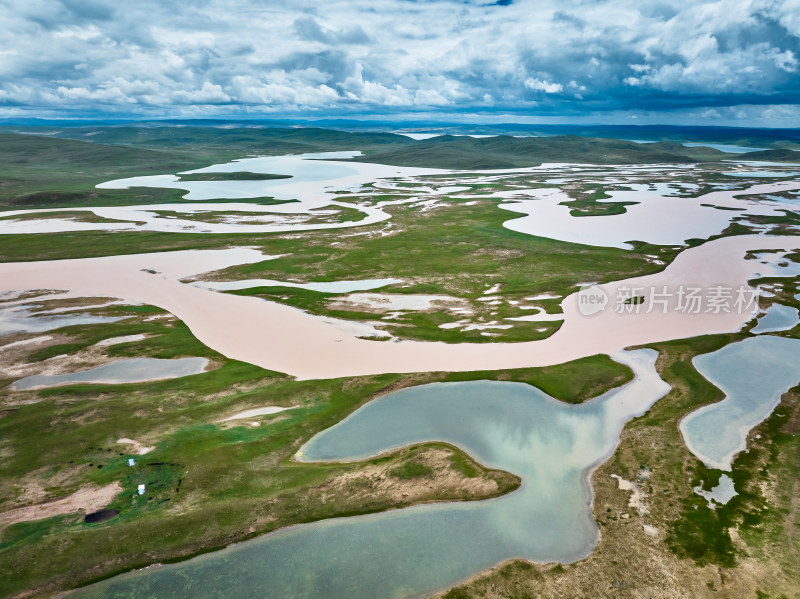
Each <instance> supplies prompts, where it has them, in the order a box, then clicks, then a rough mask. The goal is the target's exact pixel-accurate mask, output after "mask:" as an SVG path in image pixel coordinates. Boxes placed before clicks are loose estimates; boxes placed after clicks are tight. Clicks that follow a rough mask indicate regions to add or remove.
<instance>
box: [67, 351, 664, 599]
mask: <svg viewBox="0 0 800 599" xmlns="http://www.w3.org/2000/svg"><path fill="white" fill-rule="evenodd" d="M656 356H657V354H656V352H654V351H652V350H637V351H633V352H620V353H619V354H616V355H614V358H615V359H617V360H619V361H621V362H623V363H626V364H628V365H629V366H631V368H632V369H633V370H634V372H635V373H636V375H637V376H636V378H635V379H634V381H632V382H631V383H629V384H627V385H625V386H624V387H621V388H620V389H617V390H614V391H612V392H609V393H607V394H605V395H603V396H601V397H599V398H596V399H594V400H591V401H589V402H586V403H584V404H582V405H568V404H564V403H561V402H558V401H556V400H554V399H552V398H551V397H549V396H547V395H546V394H545V393H543V392H541V391H539V390H538V389H536V388H534V387H531V386H528V385H525V384H521V383H510V382H497V381H477V382H466V383H437V384H431V385H424V386H420V387H414V388H410V389H404V390H402V391H398V392H396V393H393V394H391V395H387V396H385V397H382V398H379V399H377V400H374V401H372V402H370V403H368V404H366V405H365V406H363V407H362V408H360V409H359V410H357V411H356V412H354V413H353V414H351V415H350V416H349V417H348V418H346V419H344V420H343V421H342V422H340V423H339V424H337V425H335V426H333V427H332V428H330V429H328V430H326V431H323V432H322V433H320V434H318V435H317V436H315V437H314V438H313V439H312V440H311V441H310V442H309V443H307V444H306V445H305V446H304V447H303V448H302V449H301V452H300V454H301V457H302V459H304V460H309V461H313V460H324V461H331V460H354V459H361V458H365V457H369V456H374V455H378V454H381V453H384V452H386V451H388V450H390V449H393V448H396V447H401V446H405V445H409V444H413V443H419V442H424V441H432V440H438V441H447V442H450V443H452V444H454V445H457V446H459V447H461V448H462V449H464V450H465V451H467V452H468V453H469V454H470V455H472V456H473V457H475V458H476V459H477V460H478V461H480V462H482V463H484V464H486V465H489V466H492V467H496V468H502V469H505V470H508V471H510V472H513V473H515V474H517V475H519V476H520V477H521V478H522V480H523V483H522V486H521V488H520V489H518V490H517V491H515V492H513V493H510V494H508V495H506V496H503V497H500V498H497V499H492V500H487V501H477V502H467V503H441V504H429V505H423V506H418V507H413V508H408V509H403V510H396V511H391V512H384V513H381V514H371V515H366V516H356V517H352V518H337V519H332V520H325V521H322V522H317V523H312V524H306V525H299V526H294V527H290V528H287V529H283V530H280V531H277V532H275V533H271V534H268V535H264V536H262V537H259V538H257V539H254V540H252V541H248V542H245V543H241V544H238V545H234V546H231V547H229V548H227V549H224V550H222V551H218V552H216V553H210V554H206V555H203V556H200V557H197V558H194V559H192V560H189V561H187V562H183V563H180V564H174V565H168V566H161V567H157V568H149V569H147V570H143V571H138V572H133V573H129V574H126V575H123V576H119V577H117V578H113V579H110V580H108V581H104V582H101V583H98V584H96V585H93V586H91V587H88V588H85V589H81V590H80V591H77V592H76V593H75V596H78V597H159V598H165V597H188V596H191V597H221V596H224V597H257V596H261V597H281V598H292V597H319V598H325V599H337V598H340V599H345V598H347V599H357V598H370V599H379V598H400V597H417V596H422V595H425V594H429V593H431V592H434V591H436V590H438V589H441V588H445V587H448V586H450V585H453V584H455V583H457V582H458V581H460V580H463V579H465V578H467V577H469V576H470V575H472V574H475V573H477V572H479V571H481V570H483V569H486V568H489V567H491V566H494V565H496V564H498V563H500V562H502V561H505V560H507V559H511V558H515V557H519V558H526V559H529V560H534V561H542V562H548V561H559V562H573V561H575V560H578V559H580V558H582V557H584V556H586V555H588V554H589V553H590V552H591V551H592V549H593V548H594V546H595V545H596V544H597V541H598V538H599V534H598V529H597V526H596V524H595V522H594V520H593V519H592V514H591V490H590V486H589V483H588V477H589V474H590V472H591V470H592V469H593V468H594V467H595V466H596V465H597V464H599V463H600V462H601V461H603V460H604V459H606V458H607V456H609V455H610V454H611V452H612V451H613V449H614V448H615V446H616V444H617V442H618V439H619V433H620V431H621V428H622V426H623V425H624V423H625V422H626V421H627V420H629V419H630V418H632V417H634V416H636V415H639V414H642V413H644V412H645V411H646V410H647V409H648V408H649V407H650V406H651V405H652V404H653V403H654V402H655V401H657V400H658V399H659V398H660V397H662V396H663V395H664V394H665V393H666V392H667V391H668V390H669V386H668V385H667V384H666V383H664V382H663V381H662V380H661V379H660V378H659V377H658V375H657V373H656V370H655V367H654V364H655V359H656Z"/></svg>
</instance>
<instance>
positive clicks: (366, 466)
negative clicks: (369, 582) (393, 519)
mask: <svg viewBox="0 0 800 599" xmlns="http://www.w3.org/2000/svg"><path fill="white" fill-rule="evenodd" d="M93 311H94V312H95V313H98V314H113V315H124V316H128V317H129V318H128V319H127V320H124V321H120V322H117V323H111V324H99V325H91V326H78V327H68V328H64V329H61V330H59V331H57V332H56V333H57V335H58V336H59V338H61V339H62V341H61V342H59V343H58V344H56V345H52V346H49V347H45V348H41V349H38V350H35V351H32V352H31V353H30V354H29V355H27V356H26V357H25V360H46V359H48V358H51V357H53V356H56V355H63V354H65V353H66V354H70V355H78V354H80V353H81V352H83V351H85V350H87V348H90V347H91V346H92V345H93V344H95V343H97V342H98V341H101V340H103V339H107V338H109V337H116V336H121V335H132V334H137V333H141V334H145V335H147V338H146V339H145V340H144V341H139V342H135V343H125V344H120V345H113V346H109V347H108V348H107V350H106V351H107V353H108V355H110V356H113V357H126V356H132V355H136V356H152V357H159V358H174V357H181V356H206V357H208V358H210V359H211V360H212V361H213V363H214V365H215V369H213V370H211V371H209V372H207V373H204V374H200V375H194V376H188V377H183V378H180V379H174V380H167V381H158V382H151V383H143V384H126V385H88V384H82V385H72V386H65V387H56V388H51V389H43V390H39V391H30V392H10V391H8V389H7V387H6V388H0V404H1V405H0V408H2V411H0V414H1V416H0V439H1V440H2V441H0V453H2V455H3V460H2V462H0V481H2V482H1V483H0V511H5V510H8V509H11V508H13V507H14V506H15V505H16V504H17V502H18V501H19V500H20V497H22V496H23V494H24V491H25V489H26V488H28V487H31V486H33V487H37V488H43V489H44V490H45V493H46V497H47V498H58V497H62V496H64V495H67V494H69V493H71V492H74V491H76V490H78V489H79V488H83V487H85V486H86V485H87V484H92V485H104V484H108V483H110V482H112V481H121V483H122V486H123V488H124V491H123V492H122V493H121V494H120V495H119V496H117V498H116V499H115V500H114V501H113V502H112V504H111V505H109V506H108V507H109V509H114V510H118V511H119V515H118V516H116V517H113V518H111V519H110V520H107V521H105V522H102V523H93V524H88V523H85V522H83V521H82V517H81V515H80V514H74V515H68V516H59V517H55V518H50V519H47V520H42V521H35V522H23V523H19V524H13V525H11V526H9V527H7V528H5V529H4V530H2V531H0V568H2V570H3V572H5V573H6V574H5V575H4V576H3V577H2V578H1V579H0V594H2V595H3V596H8V595H14V594H16V593H19V592H21V591H23V590H26V589H27V590H35V592H36V593H37V594H41V595H49V594H51V593H53V592H55V591H56V590H59V589H65V588H69V587H73V586H75V585H78V584H84V583H87V582H89V581H91V580H94V579H97V578H100V577H105V576H109V575H112V574H114V573H116V572H121V571H125V570H128V569H131V568H135V567H141V566H144V565H147V564H149V563H152V562H165V561H171V560H175V559H182V558H186V557H189V556H191V555H194V554H197V553H199V552H203V551H208V550H211V549H215V548H218V547H222V546H225V545H227V544H229V543H231V542H235V541H240V540H243V539H246V538H250V537H252V536H255V535H258V534H262V533H264V532H268V531H270V530H274V529H276V528H279V527H282V526H287V525H289V524H294V523H298V522H309V521H313V520H318V519H321V518H328V517H335V516H345V515H352V514H357V513H367V512H373V511H381V510H386V509H394V508H398V507H403V506H406V505H409V504H411V503H420V502H427V501H444V500H473V499H482V498H486V497H491V496H495V495H499V494H503V493H506V492H508V491H510V490H513V489H514V488H516V487H517V485H518V484H519V481H518V479H517V478H516V477H514V476H512V475H510V474H507V473H504V472H497V471H493V470H488V469H486V468H484V467H483V466H481V465H480V464H477V463H475V462H474V460H472V459H471V458H469V456H467V455H465V454H463V452H461V451H460V450H458V449H456V448H454V447H450V446H446V445H443V444H440V443H433V444H425V445H422V446H415V447H411V448H405V449H401V450H398V451H393V452H390V453H389V454H387V455H385V456H381V457H378V458H375V459H372V460H365V461H363V462H357V463H346V464H315V463H302V462H296V461H294V460H293V459H292V456H293V455H294V453H295V452H296V451H297V449H298V448H299V447H300V446H301V445H302V443H303V442H305V441H306V440H308V439H309V438H310V437H311V436H312V435H313V434H314V433H316V432H318V431H320V430H322V429H324V428H327V427H329V426H331V425H332V424H334V423H336V422H338V421H340V420H341V419H342V418H344V417H345V416H346V415H347V414H349V413H350V412H352V411H353V410H354V409H356V408H357V407H358V406H359V405H362V404H363V403H364V402H366V401H369V400H370V399H371V398H372V397H375V396H377V395H380V394H383V393H387V392H390V391H392V390H395V389H399V388H402V387H404V386H408V385H418V384H423V383H428V382H436V381H450V380H475V379H483V378H493V379H500V380H518V381H525V382H528V383H530V384H534V385H537V386H539V387H540V388H542V389H543V390H545V391H547V392H548V393H551V394H553V395H554V396H555V397H558V398H561V399H563V400H566V401H571V402H579V401H583V400H585V399H588V398H589V397H591V396H594V395H597V394H600V393H602V392H604V391H606V390H608V389H610V388H612V387H614V386H617V385H619V384H621V383H623V382H625V381H627V380H630V378H631V373H630V371H629V370H628V369H627V368H626V367H624V366H622V365H620V364H617V363H615V362H612V361H611V360H610V359H609V358H608V357H607V356H595V357H591V358H585V359H583V360H580V361H577V362H574V363H567V364H563V365H559V366H554V367H548V368H530V369H518V370H513V371H500V372H485V373H483V372H475V373H458V374H447V373H428V374H418V375H380V376H372V377H358V378H348V379H336V380H326V381H295V380H293V379H292V378H290V377H286V376H285V375H281V374H279V373H274V372H269V371H265V370H263V369H260V368H257V367H255V366H251V365H248V364H244V363H241V362H236V361H230V360H227V359H225V358H224V357H222V356H220V355H219V354H216V353H215V352H213V351H212V350H210V349H208V348H207V347H205V346H204V345H202V344H201V343H200V342H198V341H197V340H196V339H195V338H194V337H193V336H192V335H191V333H190V332H189V330H188V329H187V328H186V326H185V325H184V324H183V323H181V322H179V321H176V320H174V319H158V320H151V321H146V320H144V319H145V318H147V317H152V316H154V315H161V314H163V313H162V312H161V311H160V310H158V309H157V308H153V307H148V306H110V307H107V308H102V309H96V310H93ZM64 338H66V339H64ZM10 382H11V381H0V385H7V384H8V383H10ZM264 405H279V406H286V407H289V406H291V407H292V408H293V409H292V410H289V411H286V412H282V413H279V414H275V415H271V416H263V417H256V418H249V419H248V420H247V421H233V422H227V423H220V422H219V420H220V419H221V418H224V417H226V416H229V415H231V414H235V413H237V412H239V411H242V410H245V409H249V408H254V407H261V406H264ZM252 420H257V421H258V422H259V424H260V426H257V427H253V426H251V425H250V421H252ZM125 437H127V438H130V439H135V440H137V441H140V442H141V443H143V444H147V445H153V446H155V449H154V450H153V451H152V452H151V453H149V454H147V455H146V456H136V455H134V454H131V453H129V452H130V451H131V450H130V449H129V447H128V446H126V445H122V444H119V443H117V442H116V440H117V439H120V438H125ZM442 452H444V455H445V456H446V459H445V460H444V461H443V462H442V460H439V461H436V460H432V459H431V456H433V455H434V454H435V455H438V456H439V457H441V455H442ZM131 457H133V458H134V459H135V460H136V462H137V466H136V467H134V468H131V467H129V466H128V465H127V461H128V459H129V458H131ZM447 470H452V471H453V472H455V473H460V476H461V480H463V485H450V486H446V485H445V486H442V485H440V484H438V483H437V482H436V481H438V480H440V479H441V478H442V477H440V476H438V474H442V473H444V472H446V471H447ZM376 477H377V478H376ZM387 477H388V478H389V479H392V480H396V481H401V482H403V484H406V485H407V487H408V489H410V493H411V494H410V497H400V496H397V495H396V494H392V493H389V492H382V491H381V485H380V484H377V486H376V484H375V481H376V480H379V479H380V480H385V479H386V478H387ZM476 480H480V481H483V483H484V484H487V485H488V489H489V490H488V491H484V492H476V491H474V490H471V489H473V487H472V486H470V485H472V484H473V483H470V485H468V484H467V481H476ZM492 481H493V482H492ZM142 482H146V483H147V489H148V491H147V493H146V494H145V495H143V496H139V495H137V494H136V491H135V489H136V486H137V485H138V484H139V483H142ZM419 485H421V486H419ZM492 489H493V490H492ZM41 555H48V556H50V557H49V559H48V560H42V559H40V557H41Z"/></svg>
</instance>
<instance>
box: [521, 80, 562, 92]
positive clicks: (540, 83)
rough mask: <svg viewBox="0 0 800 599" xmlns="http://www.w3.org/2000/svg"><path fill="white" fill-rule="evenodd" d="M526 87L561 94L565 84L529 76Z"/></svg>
mask: <svg viewBox="0 0 800 599" xmlns="http://www.w3.org/2000/svg"><path fill="white" fill-rule="evenodd" d="M525 87H527V88H528V89H532V90H533V91H536V92H544V93H546V94H559V93H561V92H562V91H564V86H563V85H561V84H560V83H553V82H552V81H547V80H546V79H536V78H535V77H529V78H528V79H526V80H525Z"/></svg>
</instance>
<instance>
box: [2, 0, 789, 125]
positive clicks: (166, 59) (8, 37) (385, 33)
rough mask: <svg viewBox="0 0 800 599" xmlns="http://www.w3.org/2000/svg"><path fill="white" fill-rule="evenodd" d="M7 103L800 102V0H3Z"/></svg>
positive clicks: (711, 111)
mask: <svg viewBox="0 0 800 599" xmlns="http://www.w3.org/2000/svg"><path fill="white" fill-rule="evenodd" d="M0 22H2V23H3V28H2V32H0V38H1V39H2V41H1V42H0V107H2V108H0V110H2V111H4V112H5V114H15V113H20V112H25V113H31V112H33V113H37V112H38V113H41V114H78V113H80V114H88V113H92V114H103V113H108V114H118V115H133V114H143V115H150V116H153V115H180V116H191V115H196V116H202V115H229V116H230V115H236V116H246V115H255V114H273V115H297V114H303V115H309V116H315V115H316V116H323V115H331V114H340V115H348V114H365V113H382V114H400V113H406V114H407V113H412V112H413V113H417V112H420V111H422V112H425V111H436V112H438V113H444V114H447V113H465V112H467V113H482V114H488V113H495V114H496V113H498V112H503V113H507V114H516V115H528V116H530V115H540V116H541V115H551V116H553V115H555V116H567V117H569V116H573V117H574V116H580V115H600V114H626V113H630V114H634V115H635V114H637V113H638V114H658V113H665V112H672V113H680V114H685V115H695V116H696V117H698V118H706V119H710V120H714V119H734V120H735V119H736V118H739V119H741V120H744V121H757V120H758V119H759V118H760V119H761V120H764V119H767V120H770V119H773V120H786V119H793V118H796V117H797V116H798V115H800V111H798V109H797V104H798V103H800V76H799V73H800V0H787V1H783V2H781V1H777V0H715V1H707V2H703V1H696V2H686V1H685V0H682V1H648V0H637V1H625V0H600V1H589V0H586V1H583V2H577V1H574V0H558V1H551V0H513V1H512V0H502V1H499V2H493V3H490V2H481V1H478V0H461V1H455V0H370V1H369V2H366V1H362V0H327V1H326V2H324V3H323V2H319V1H309V0H295V1H284V0H272V1H269V2H258V1H245V0H225V1H222V0H195V1H194V2H192V3H187V2H177V1H175V0H161V1H159V2H152V1H150V0H134V1H133V2H128V3H120V2H118V1H116V0H10V1H8V0H7V1H6V2H5V3H3V5H2V6H0Z"/></svg>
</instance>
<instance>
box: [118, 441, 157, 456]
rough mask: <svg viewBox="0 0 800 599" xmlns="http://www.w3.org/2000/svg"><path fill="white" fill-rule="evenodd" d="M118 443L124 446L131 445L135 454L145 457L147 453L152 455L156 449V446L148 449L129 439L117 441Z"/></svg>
mask: <svg viewBox="0 0 800 599" xmlns="http://www.w3.org/2000/svg"><path fill="white" fill-rule="evenodd" d="M117 443H122V444H124V445H130V446H131V449H133V453H135V454H136V455H144V454H146V453H150V452H151V451H153V450H154V449H155V446H152V447H148V446H146V445H144V444H142V443H139V442H138V441H134V440H133V439H128V438H127V437H125V438H122V439H117Z"/></svg>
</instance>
